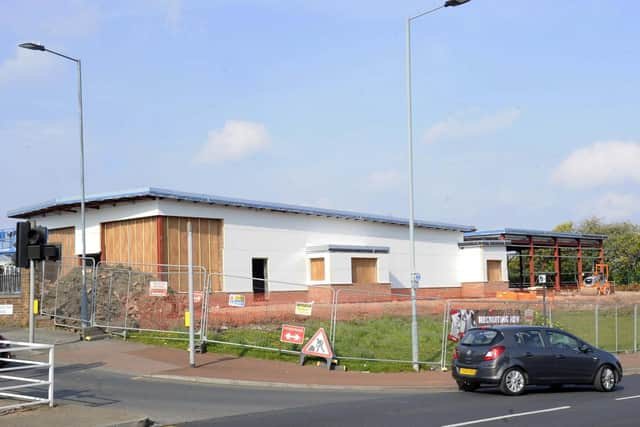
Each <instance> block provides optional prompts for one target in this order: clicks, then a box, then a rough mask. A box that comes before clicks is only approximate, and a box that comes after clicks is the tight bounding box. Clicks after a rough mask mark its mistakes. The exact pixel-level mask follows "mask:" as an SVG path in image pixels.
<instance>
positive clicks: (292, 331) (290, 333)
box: [280, 325, 304, 344]
mask: <svg viewBox="0 0 640 427" xmlns="http://www.w3.org/2000/svg"><path fill="white" fill-rule="evenodd" d="M280 341H282V342H288V343H291V344H302V343H304V327H303V326H291V325H282V332H281V333H280Z"/></svg>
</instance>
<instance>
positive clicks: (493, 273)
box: [487, 260, 502, 282]
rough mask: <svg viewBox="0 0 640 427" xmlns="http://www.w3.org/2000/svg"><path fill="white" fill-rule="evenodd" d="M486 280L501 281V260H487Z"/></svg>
mask: <svg viewBox="0 0 640 427" xmlns="http://www.w3.org/2000/svg"><path fill="white" fill-rule="evenodd" d="M487 281H488V282H500V281H502V261H499V260H497V261H487Z"/></svg>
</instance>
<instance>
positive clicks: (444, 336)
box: [440, 301, 449, 370]
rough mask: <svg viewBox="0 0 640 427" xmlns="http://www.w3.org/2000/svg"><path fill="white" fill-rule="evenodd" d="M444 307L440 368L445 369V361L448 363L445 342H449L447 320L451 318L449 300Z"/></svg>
mask: <svg viewBox="0 0 640 427" xmlns="http://www.w3.org/2000/svg"><path fill="white" fill-rule="evenodd" d="M443 307H444V313H443V315H442V343H441V345H440V350H441V351H440V370H443V369H444V368H445V363H446V360H445V359H446V357H445V352H446V350H445V349H444V346H445V343H446V342H447V323H448V322H447V320H448V319H449V316H448V314H449V301H447V302H446V304H443Z"/></svg>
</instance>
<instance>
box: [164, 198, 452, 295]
mask: <svg viewBox="0 0 640 427" xmlns="http://www.w3.org/2000/svg"><path fill="white" fill-rule="evenodd" d="M159 204H160V205H159V208H160V215H167V216H187V217H200V218H221V219H223V220H224V254H223V266H224V267H223V268H224V273H225V274H231V275H240V276H250V275H251V258H252V257H254V258H268V259H269V272H268V273H269V279H271V280H274V281H285V282H295V283H301V284H306V283H309V273H308V270H309V269H308V262H307V261H306V260H307V259H308V258H309V254H307V253H306V247H308V246H319V245H328V244H338V245H354V246H386V247H389V248H390V250H389V254H386V255H385V254H353V253H335V252H333V253H331V255H330V256H329V263H328V264H329V266H330V270H329V277H328V280H330V283H351V261H350V260H351V257H352V256H363V257H376V258H379V259H380V261H379V263H378V279H379V280H380V281H388V282H390V283H391V284H392V287H395V288H402V287H405V288H408V287H410V284H409V254H408V250H409V241H408V228H407V227H402V226H398V225H392V224H383V223H373V222H366V221H352V220H344V219H337V218H327V217H321V216H311V215H299V214H289V213H282V212H270V211H262V210H254V209H246V208H234V207H224V206H215V205H205V204H198V203H189V202H177V201H173V200H161V201H160V202H159ZM462 239H463V235H462V233H461V232H455V231H444V230H431V229H424V228H417V229H416V265H417V269H418V271H419V272H420V273H422V281H421V283H420V286H421V287H427V286H432V287H449V286H460V281H459V280H458V273H457V265H458V252H459V249H458V243H459V242H460V241H462ZM230 282H233V283H238V284H239V283H241V282H239V281H230ZM276 285H277V284H276V283H274V284H272V287H271V290H276V289H277V287H276ZM225 290H226V291H230V292H240V291H248V289H236V288H232V289H228V288H227V287H225Z"/></svg>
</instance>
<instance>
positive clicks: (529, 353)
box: [524, 351, 533, 357]
mask: <svg viewBox="0 0 640 427" xmlns="http://www.w3.org/2000/svg"><path fill="white" fill-rule="evenodd" d="M524 357H533V353H531V352H530V351H527V352H526V353H525V354H524Z"/></svg>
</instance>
